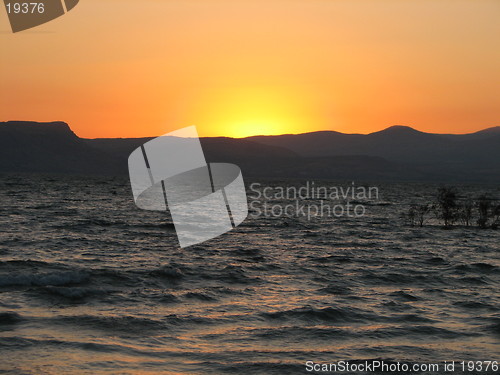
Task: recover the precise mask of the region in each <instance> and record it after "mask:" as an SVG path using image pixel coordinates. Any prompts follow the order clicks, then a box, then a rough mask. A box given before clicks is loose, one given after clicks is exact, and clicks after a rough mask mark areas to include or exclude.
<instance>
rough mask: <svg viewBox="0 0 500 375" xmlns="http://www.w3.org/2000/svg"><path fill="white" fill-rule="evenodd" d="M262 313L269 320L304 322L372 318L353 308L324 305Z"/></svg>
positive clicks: (345, 321)
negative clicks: (322, 306)
mask: <svg viewBox="0 0 500 375" xmlns="http://www.w3.org/2000/svg"><path fill="white" fill-rule="evenodd" d="M262 315H263V316H264V317H265V318H266V319H269V320H278V321H280V322H281V321H289V320H301V321H306V322H329V323H354V322H361V321H364V320H367V319H370V318H373V317H371V316H369V315H367V314H365V313H361V312H360V311H358V310H356V309H354V308H340V309H339V308H333V307H325V308H322V309H317V308H314V307H311V306H307V307H301V308H297V309H291V310H283V311H275V312H266V313H262Z"/></svg>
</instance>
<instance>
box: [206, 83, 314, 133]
mask: <svg viewBox="0 0 500 375" xmlns="http://www.w3.org/2000/svg"><path fill="white" fill-rule="evenodd" d="M207 103H208V104H209V106H210V108H206V112H205V113H206V116H204V117H205V118H207V119H208V121H207V123H206V127H204V126H203V124H200V125H202V126H201V129H202V130H201V132H202V133H204V134H206V135H211V136H212V135H221V134H224V135H225V136H227V137H234V138H243V137H248V136H252V135H273V134H285V133H294V132H297V131H300V129H301V127H303V124H302V121H303V119H304V118H306V116H305V108H304V104H303V102H300V101H299V100H298V98H297V97H295V95H293V94H291V93H287V92H283V91H282V90H278V89H274V90H273V89H269V88H264V87H263V88H244V89H243V88H242V89H239V90H228V91H227V92H223V93H220V94H219V95H215V96H212V97H211V98H210V100H207ZM207 133H208V134H207Z"/></svg>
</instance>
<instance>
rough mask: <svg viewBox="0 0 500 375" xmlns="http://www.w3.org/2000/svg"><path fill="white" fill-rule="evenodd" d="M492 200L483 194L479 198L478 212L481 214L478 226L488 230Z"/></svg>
mask: <svg viewBox="0 0 500 375" xmlns="http://www.w3.org/2000/svg"><path fill="white" fill-rule="evenodd" d="M491 206H492V204H491V199H490V198H489V197H488V196H487V195H485V194H483V195H481V196H480V197H479V198H478V201H477V210H478V212H479V218H478V219H477V225H479V227H481V228H486V227H487V226H488V219H489V215H490V209H491Z"/></svg>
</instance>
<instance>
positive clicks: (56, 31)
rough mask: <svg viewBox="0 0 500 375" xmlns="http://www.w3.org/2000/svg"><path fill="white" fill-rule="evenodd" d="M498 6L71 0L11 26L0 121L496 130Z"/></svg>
mask: <svg viewBox="0 0 500 375" xmlns="http://www.w3.org/2000/svg"><path fill="white" fill-rule="evenodd" d="M499 14H500V1H497V0H468V1H464V0H365V1H361V0H213V1H211V0H137V1H131V0H81V1H80V4H79V5H78V6H77V7H76V8H75V9H73V10H72V11H71V12H69V13H68V14H67V15H65V16H64V17H61V18H59V19H57V20H54V21H52V22H50V23H47V24H45V25H43V26H40V27H38V28H36V29H32V30H28V31H24V32H20V33H17V34H12V33H11V31H10V26H9V25H8V21H7V16H6V13H5V11H4V9H0V46H1V54H0V82H1V88H2V90H1V91H2V92H1V94H0V121H4V120H21V119H24V120H38V121H52V120H63V121H66V122H68V123H69V124H70V126H71V127H72V129H73V130H74V131H75V132H76V133H77V134H78V135H79V136H81V137H87V138H93V137H135V136H154V135H160V134H164V133H166V132H168V131H171V130H175V129H178V128H181V127H185V126H189V125H197V127H198V130H199V133H200V135H203V136H216V135H226V136H236V137H242V136H247V135H252V134H277V133H301V132H308V131H315V130H324V129H330V130H337V131H342V132H350V133H369V132H372V131H377V130H380V129H382V128H385V127H387V126H390V125H394V124H403V125H409V126H412V127H415V128H417V129H419V130H423V131H431V132H439V133H466V132H473V131H477V130H480V129H483V128H486V127H491V126H497V125H500V116H499V115H500V48H499V47H498V46H499V42H498V41H499V40H500V22H499V21H498V20H499Z"/></svg>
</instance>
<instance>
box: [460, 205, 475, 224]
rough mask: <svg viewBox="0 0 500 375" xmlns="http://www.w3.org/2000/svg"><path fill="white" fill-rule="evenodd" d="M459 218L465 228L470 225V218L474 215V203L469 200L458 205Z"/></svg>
mask: <svg viewBox="0 0 500 375" xmlns="http://www.w3.org/2000/svg"><path fill="white" fill-rule="evenodd" d="M459 211H460V212H459V218H460V220H461V221H462V223H463V224H464V225H466V226H469V225H471V223H472V217H473V214H474V202H473V201H472V200H471V199H467V200H465V201H464V202H463V203H462V204H461V205H460V210H459Z"/></svg>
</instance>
